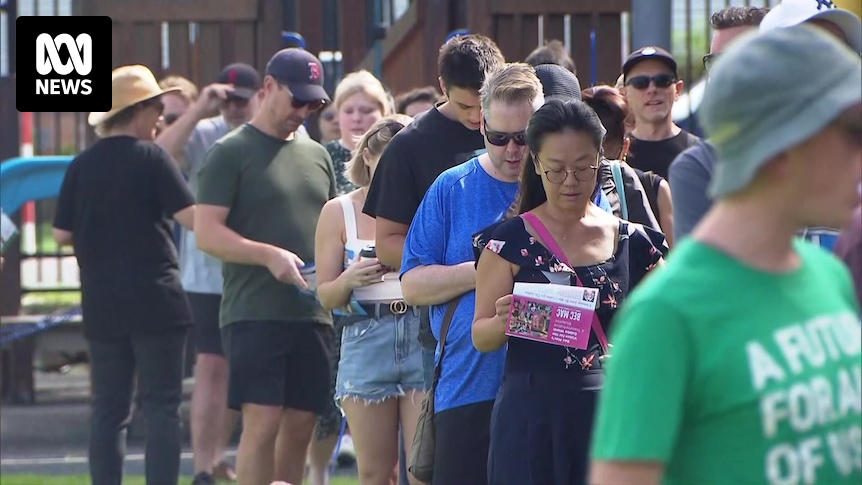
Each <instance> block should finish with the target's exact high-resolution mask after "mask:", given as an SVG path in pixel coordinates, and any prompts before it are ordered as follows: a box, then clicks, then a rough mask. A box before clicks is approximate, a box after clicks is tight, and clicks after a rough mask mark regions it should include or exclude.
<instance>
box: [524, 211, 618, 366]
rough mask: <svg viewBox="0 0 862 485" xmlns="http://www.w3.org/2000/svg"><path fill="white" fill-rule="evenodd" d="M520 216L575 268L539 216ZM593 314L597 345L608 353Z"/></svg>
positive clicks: (605, 340)
mask: <svg viewBox="0 0 862 485" xmlns="http://www.w3.org/2000/svg"><path fill="white" fill-rule="evenodd" d="M521 218H522V219H524V220H525V221H527V222H529V223H530V225H531V226H532V227H533V230H534V231H536V234H537V235H538V236H539V238H540V239H541V240H542V243H543V244H544V245H545V246H546V247H547V248H548V249H550V250H551V252H552V253H554V256H556V257H557V259H559V260H560V261H562V262H563V263H566V264H567V265H569V268H572V271H574V270H575V267H574V266H572V263H570V262H569V258H567V257H566V253H564V252H563V248H561V247H560V245H559V244H557V240H556V239H554V236H552V235H551V231H549V230H548V228H547V227H545V225H544V224H542V221H541V220H539V218H538V217H536V215H535V214H532V213H529V212H527V213H524V214H521ZM573 274H574V275H575V283H576V284H577V285H578V286H581V287H583V286H584V285H583V283H581V279H580V278H579V277H578V274H577V273H573ZM593 315H594V317H593V321H592V327H593V331H594V332H596V338H597V339H599V345H601V346H602V350H604V351H605V353H608V337H607V335H605V329H604V328H602V322H600V321H599V315H598V313H593Z"/></svg>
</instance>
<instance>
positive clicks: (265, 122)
mask: <svg viewBox="0 0 862 485" xmlns="http://www.w3.org/2000/svg"><path fill="white" fill-rule="evenodd" d="M259 101H260V107H259V109H258V110H257V111H256V113H255V114H254V115H253V117H252V119H251V121H250V122H249V123H246V124H244V125H242V126H241V127H240V128H238V129H236V130H233V131H232V132H231V133H230V134H228V135H227V136H225V137H223V138H222V139H220V140H219V141H218V142H216V143H215V145H213V147H212V148H211V149H210V150H209V152H207V154H206V157H205V159H204V162H203V165H202V167H201V170H200V173H199V174H198V190H197V200H198V207H199V208H200V209H199V212H198V213H197V214H196V216H199V217H198V219H197V220H196V224H197V225H196V226H195V235H196V238H197V246H198V248H200V249H201V250H203V251H204V252H206V253H208V254H209V255H212V256H214V257H215V258H217V259H219V260H221V262H222V266H223V275H224V291H223V296H222V301H221V308H220V312H219V319H220V325H221V335H222V337H223V342H224V350H225V355H226V356H227V361H228V364H229V370H228V390H227V400H228V406H229V407H230V408H231V409H235V410H238V411H241V412H242V421H243V430H242V438H241V439H240V445H239V451H238V454H237V475H238V478H239V480H240V483H243V484H249V485H258V484H269V483H270V482H272V481H273V480H285V481H288V482H292V483H302V478H303V474H304V471H305V456H306V450H307V449H308V444H309V442H310V440H311V435H312V432H313V431H314V425H315V420H316V415H317V414H319V413H322V412H323V411H324V410H325V409H326V405H327V401H328V400H329V399H331V398H330V392H329V385H330V372H331V366H330V354H331V349H330V346H331V345H332V341H333V337H332V332H333V328H332V314H331V313H330V312H328V311H326V310H324V309H323V307H321V306H320V304H319V303H318V301H317V298H316V294H315V291H314V286H313V284H312V285H309V281H313V278H312V276H311V275H313V272H314V269H313V268H314V232H315V229H316V226H317V218H318V215H319V214H320V210H321V209H322V208H323V205H324V204H325V203H326V202H327V201H328V200H329V199H331V198H333V197H334V196H335V194H336V184H335V174H334V173H333V168H332V161H331V160H330V158H329V154H328V153H327V151H326V150H325V149H324V148H323V147H322V146H321V145H319V144H318V143H317V142H315V141H313V140H311V139H310V138H308V137H307V136H300V135H298V134H297V130H298V129H299V128H300V126H302V124H303V123H304V122H305V120H306V119H307V118H308V116H309V115H310V114H311V113H312V112H314V111H316V110H318V109H320V108H321V107H323V106H324V104H326V103H327V102H329V96H328V95H327V94H326V91H325V90H324V89H323V67H322V65H321V64H320V61H319V60H318V59H317V58H316V57H315V56H314V55H312V54H310V53H309V52H307V51H305V50H302V49H297V48H288V49H282V50H280V51H278V52H277V53H276V54H275V55H274V56H273V57H272V59H270V61H269V63H268V64H267V66H266V75H265V77H264V79H263V86H262V88H261V95H260V100H259ZM306 278H308V280H309V281H307V280H306Z"/></svg>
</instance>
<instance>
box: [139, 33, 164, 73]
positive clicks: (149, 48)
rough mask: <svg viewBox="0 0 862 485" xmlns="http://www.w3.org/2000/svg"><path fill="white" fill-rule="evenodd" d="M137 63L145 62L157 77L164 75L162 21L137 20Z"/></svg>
mask: <svg viewBox="0 0 862 485" xmlns="http://www.w3.org/2000/svg"><path fill="white" fill-rule="evenodd" d="M134 26H135V27H134V38H135V40H134V49H135V57H134V59H135V63H136V64H143V65H145V66H147V67H149V68H150V70H151V71H153V74H155V75H156V78H159V77H161V75H162V25H161V22H136V23H135V24H134Z"/></svg>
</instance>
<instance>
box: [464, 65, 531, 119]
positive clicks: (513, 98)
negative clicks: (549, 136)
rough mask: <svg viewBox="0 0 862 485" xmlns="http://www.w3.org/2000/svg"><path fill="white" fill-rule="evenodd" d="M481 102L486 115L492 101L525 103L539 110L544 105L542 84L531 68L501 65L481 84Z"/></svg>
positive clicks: (528, 66)
mask: <svg viewBox="0 0 862 485" xmlns="http://www.w3.org/2000/svg"><path fill="white" fill-rule="evenodd" d="M479 98H480V99H481V100H482V111H484V112H485V113H487V112H488V111H489V109H490V107H491V102H492V101H498V102H502V103H507V104H508V103H519V102H523V101H526V102H528V103H530V104H532V105H533V109H534V110H536V109H539V108H540V107H541V106H542V105H543V104H544V103H545V95H544V92H543V91H542V82H541V81H539V78H538V76H536V70H535V69H533V66H531V65H529V64H526V63H523V62H510V63H507V64H503V65H502V66H501V67H500V68H499V69H497V70H495V71H494V72H493V73H491V74H490V75H489V76H488V77H486V78H485V82H484V83H482V89H480V90H479Z"/></svg>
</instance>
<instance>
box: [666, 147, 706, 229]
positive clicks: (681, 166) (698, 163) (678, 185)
mask: <svg viewBox="0 0 862 485" xmlns="http://www.w3.org/2000/svg"><path fill="white" fill-rule="evenodd" d="M717 158H718V156H717V155H716V153H715V149H714V148H713V147H712V145H710V144H709V142H706V141H702V142H700V143H698V144H697V145H694V146H691V147H689V148H687V149H686V150H685V151H683V152H682V153H680V154H679V155H677V157H676V159H674V161H673V162H672V163H671V164H670V169H669V176H670V180H669V183H670V187H671V190H670V194H671V199H672V200H673V240H674V241H680V240H682V239H683V238H684V237H686V236H688V234H689V233H690V232H691V230H692V229H694V226H696V225H697V224H698V223H699V222H700V220H701V219H702V218H703V216H704V214H706V213H707V212H708V211H709V209H710V208H711V207H712V198H710V196H709V190H708V189H709V182H710V180H712V173H713V171H714V170H715V162H716V159H717Z"/></svg>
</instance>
